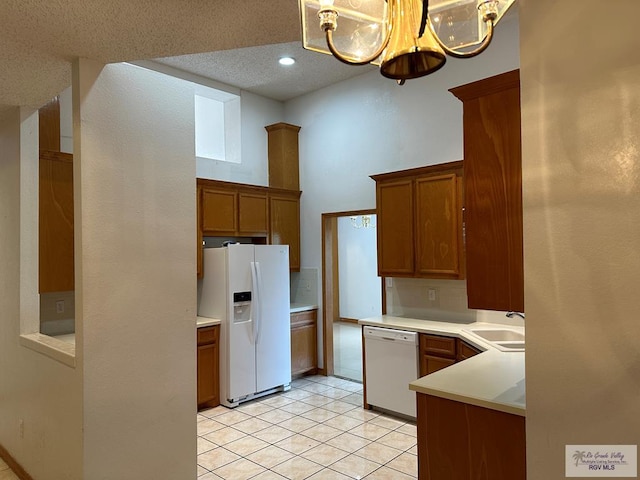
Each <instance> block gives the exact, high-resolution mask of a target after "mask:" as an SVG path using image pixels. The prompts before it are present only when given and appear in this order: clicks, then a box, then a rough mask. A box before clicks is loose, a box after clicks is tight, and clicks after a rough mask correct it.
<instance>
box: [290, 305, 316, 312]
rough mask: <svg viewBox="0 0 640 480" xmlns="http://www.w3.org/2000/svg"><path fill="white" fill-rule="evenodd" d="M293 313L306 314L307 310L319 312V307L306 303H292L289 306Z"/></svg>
mask: <svg viewBox="0 0 640 480" xmlns="http://www.w3.org/2000/svg"><path fill="white" fill-rule="evenodd" d="M289 308H290V310H289V311H290V312H291V313H298V312H306V311H307V310H317V309H318V305H310V304H306V303H292V304H291V305H289Z"/></svg>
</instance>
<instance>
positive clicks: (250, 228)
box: [196, 178, 302, 277]
mask: <svg viewBox="0 0 640 480" xmlns="http://www.w3.org/2000/svg"><path fill="white" fill-rule="evenodd" d="M196 184H197V199H198V200H197V201H198V204H197V205H198V229H197V232H196V245H197V250H198V253H197V273H198V277H202V275H203V274H204V272H203V270H202V240H203V237H245V238H251V239H252V242H253V243H260V244H265V243H269V244H273V245H289V266H290V269H291V270H299V269H300V195H301V193H302V192H300V191H294V190H284V189H281V188H272V187H263V186H257V185H245V184H241V183H232V182H223V181H219V180H208V179H202V178H199V179H197V181H196Z"/></svg>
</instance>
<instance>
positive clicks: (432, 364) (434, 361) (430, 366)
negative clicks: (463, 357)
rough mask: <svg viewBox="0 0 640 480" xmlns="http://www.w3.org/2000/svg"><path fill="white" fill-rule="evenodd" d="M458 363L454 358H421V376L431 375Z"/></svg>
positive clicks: (425, 356)
mask: <svg viewBox="0 0 640 480" xmlns="http://www.w3.org/2000/svg"><path fill="white" fill-rule="evenodd" d="M454 363H456V361H455V360H454V359H453V358H443V357H434V356H433V355H421V356H420V376H421V377H423V376H425V375H429V374H430V373H433V372H437V371H438V370H442V369H443V368H447V367H448V366H450V365H453V364H454Z"/></svg>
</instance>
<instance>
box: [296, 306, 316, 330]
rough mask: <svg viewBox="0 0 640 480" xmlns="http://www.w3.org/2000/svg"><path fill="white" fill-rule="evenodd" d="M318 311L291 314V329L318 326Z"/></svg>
mask: <svg viewBox="0 0 640 480" xmlns="http://www.w3.org/2000/svg"><path fill="white" fill-rule="evenodd" d="M316 320H317V310H307V311H304V312H296V313H292V314H291V328H296V327H301V326H304V325H310V324H313V325H315V324H316Z"/></svg>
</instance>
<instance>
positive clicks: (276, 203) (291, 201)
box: [269, 192, 300, 271]
mask: <svg viewBox="0 0 640 480" xmlns="http://www.w3.org/2000/svg"><path fill="white" fill-rule="evenodd" d="M298 195H299V193H298V192H296V194H295V196H293V195H292V196H291V197H286V196H280V195H277V196H275V195H272V196H270V197H269V213H270V214H269V222H270V224H271V225H270V226H271V228H270V231H269V243H270V244H272V245H289V268H290V269H291V270H294V271H299V270H300V198H299V197H298Z"/></svg>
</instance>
